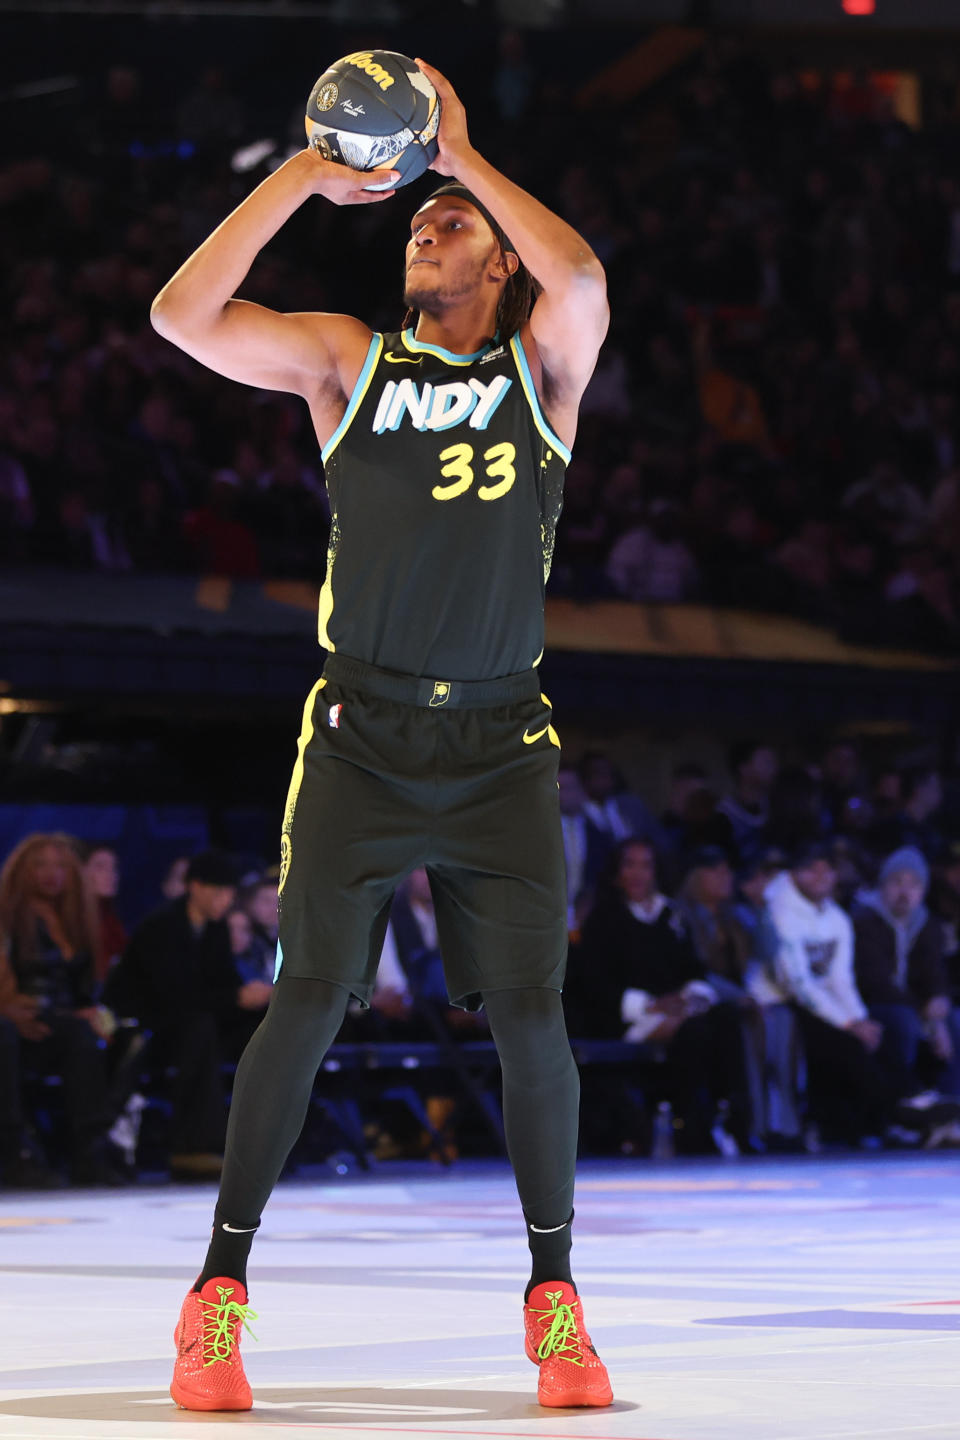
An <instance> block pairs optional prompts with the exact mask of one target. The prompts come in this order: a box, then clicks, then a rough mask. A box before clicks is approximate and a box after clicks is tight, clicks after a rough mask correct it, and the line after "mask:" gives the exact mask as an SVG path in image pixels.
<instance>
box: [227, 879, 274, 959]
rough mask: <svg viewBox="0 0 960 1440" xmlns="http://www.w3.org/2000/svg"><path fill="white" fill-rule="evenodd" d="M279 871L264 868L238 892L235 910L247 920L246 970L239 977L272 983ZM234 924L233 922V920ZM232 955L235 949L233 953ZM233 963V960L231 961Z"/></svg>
mask: <svg viewBox="0 0 960 1440" xmlns="http://www.w3.org/2000/svg"><path fill="white" fill-rule="evenodd" d="M279 888H280V876H279V871H267V872H266V873H265V874H263V875H259V876H256V877H255V878H254V879H252V880H248V881H247V882H246V883H245V885H244V887H243V889H242V890H241V892H240V895H239V909H240V910H242V911H243V913H244V914H245V915H246V916H247V919H248V920H249V922H250V939H249V944H248V946H247V967H248V968H247V970H246V972H244V971H243V970H241V971H240V976H241V979H243V980H244V981H246V980H265V981H266V982H267V983H268V984H269V985H272V984H273V979H274V975H275V974H276V969H277V939H278V935H279V930H280V906H279V900H280V894H279ZM235 923H237V922H235ZM234 954H235V956H236V952H234ZM234 963H236V960H235V961H234Z"/></svg>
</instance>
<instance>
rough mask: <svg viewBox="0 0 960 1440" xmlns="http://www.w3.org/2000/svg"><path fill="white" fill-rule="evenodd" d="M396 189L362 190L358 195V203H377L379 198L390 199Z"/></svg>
mask: <svg viewBox="0 0 960 1440" xmlns="http://www.w3.org/2000/svg"><path fill="white" fill-rule="evenodd" d="M396 193H397V192H396V191H395V190H362V191H361V192H360V194H359V195H358V196H357V203H358V204H360V205H371V204H375V203H376V201H377V200H389V199H390V197H391V196H392V195H395V194H396Z"/></svg>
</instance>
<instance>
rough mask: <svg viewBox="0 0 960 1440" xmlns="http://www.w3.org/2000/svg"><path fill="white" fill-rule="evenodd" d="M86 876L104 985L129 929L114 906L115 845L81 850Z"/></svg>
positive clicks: (117, 878) (97, 962) (96, 970)
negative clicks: (95, 912)
mask: <svg viewBox="0 0 960 1440" xmlns="http://www.w3.org/2000/svg"><path fill="white" fill-rule="evenodd" d="M81 855H82V858H83V874H84V879H85V882H86V885H87V888H88V889H89V891H90V894H91V895H92V896H93V900H94V904H95V906H96V910H97V948H96V955H95V961H94V977H95V979H96V981H97V984H98V985H102V984H103V982H104V980H105V979H106V978H107V974H108V973H109V971H110V970H112V969H113V966H114V965H115V964H116V963H117V961H118V960H119V959H120V956H121V955H122V954H123V952H124V950H125V949H126V945H127V939H128V936H127V927H126V926H125V925H124V923H123V921H122V920H121V919H120V916H119V915H118V914H117V907H116V904H115V901H116V898H117V894H118V892H119V890H120V861H119V857H118V856H117V852H116V850H114V848H113V846H112V845H100V844H97V843H96V842H94V843H91V844H89V845H86V846H84V847H82V850H81Z"/></svg>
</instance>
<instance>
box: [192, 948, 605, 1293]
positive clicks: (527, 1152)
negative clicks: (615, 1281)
mask: <svg viewBox="0 0 960 1440" xmlns="http://www.w3.org/2000/svg"><path fill="white" fill-rule="evenodd" d="M349 998H350V996H349V992H348V991H347V990H346V989H345V988H344V987H342V986H339V985H332V984H330V983H328V982H327V981H325V980H303V979H298V978H295V977H293V976H285V975H284V974H283V973H282V972H281V975H280V979H279V980H278V982H277V984H276V986H275V988H274V993H273V998H272V1000H271V1002H270V1008H269V1010H268V1011H267V1014H266V1016H265V1018H264V1020H263V1022H262V1024H261V1025H260V1027H259V1028H258V1030H257V1031H256V1033H255V1034H254V1036H253V1038H252V1039H251V1041H250V1043H249V1045H248V1046H247V1048H246V1050H245V1051H244V1054H243V1056H242V1058H241V1060H240V1064H239V1065H238V1067H237V1074H236V1079H235V1081H234V1089H233V1102H232V1104H231V1107H230V1122H229V1125H228V1127H227V1145H226V1154H225V1157H224V1164H223V1175H222V1178H221V1183H220V1196H219V1200H218V1202H217V1212H216V1213H217V1221H218V1222H223V1221H226V1222H227V1223H228V1224H229V1225H230V1226H231V1227H232V1228H231V1230H230V1232H228V1233H224V1232H223V1231H222V1230H221V1226H220V1223H216V1224H215V1228H214V1238H213V1242H212V1244H211V1249H210V1252H209V1254H208V1257H207V1263H206V1265H205V1266H204V1269H203V1271H202V1272H201V1277H200V1280H201V1281H202V1280H205V1279H209V1278H210V1277H211V1276H214V1275H229V1276H232V1277H234V1278H235V1279H240V1280H245V1266H246V1255H247V1251H248V1250H249V1246H250V1241H251V1240H252V1238H253V1237H252V1234H248V1235H246V1236H243V1237H241V1236H239V1235H237V1234H236V1232H237V1231H238V1230H240V1229H244V1230H252V1229H253V1228H255V1227H256V1226H257V1225H258V1224H259V1221H260V1216H261V1213H262V1211H263V1209H264V1206H265V1205H266V1203H267V1200H268V1199H269V1197H270V1193H271V1191H272V1190H273V1187H274V1185H275V1184H276V1182H277V1179H278V1178H279V1175H280V1172H281V1170H282V1169H283V1165H284V1162H285V1161H286V1158H287V1156H288V1155H289V1153H290V1151H291V1149H292V1148H293V1145H294V1143H295V1141H296V1139H297V1137H298V1136H299V1134H300V1131H301V1130H302V1128H303V1123H304V1120H305V1119H306V1114H307V1107H308V1105H309V1102H310V1094H311V1091H312V1089H313V1082H314V1079H315V1077H316V1074H317V1071H318V1069H319V1068H320V1063H321V1061H322V1060H323V1057H324V1055H325V1054H326V1052H327V1050H328V1048H329V1047H330V1045H331V1044H332V1043H333V1040H334V1038H335V1037H336V1034H337V1031H338V1030H339V1029H340V1026H341V1024H342V1022H343V1017H344V1014H345V1013H346V1008H347V1003H348V1001H349ZM483 998H484V1004H485V1006H486V1010H487V1015H488V1017H489V1020H490V1030H491V1033H492V1035H493V1039H494V1042H495V1044H496V1046H497V1051H498V1054H499V1056H500V1065H501V1069H502V1071H503V1115H504V1127H505V1130H506V1138H507V1149H508V1151H509V1154H510V1159H511V1163H512V1165H513V1170H514V1174H515V1176H516V1181H517V1190H518V1192H519V1195H520V1203H521V1205H522V1206H523V1212H524V1215H525V1217H526V1219H527V1222H528V1227H529V1226H531V1225H532V1226H536V1227H543V1228H544V1229H553V1228H554V1227H557V1226H564V1227H565V1229H566V1231H567V1236H569V1226H567V1225H566V1222H567V1221H568V1220H569V1219H570V1216H571V1212H572V1208H573V1178H574V1165H575V1161H576V1150H577V1125H578V1106H579V1094H580V1083H579V1077H578V1075H577V1069H576V1065H575V1064H574V1060H573V1056H572V1054H571V1051H570V1045H569V1042H568V1040H567V1035H566V1028H565V1025H564V1019H563V1009H562V1005H561V1000H560V995H559V992H558V991H556V990H541V989H526V990H498V991H489V992H486V993H485V994H484V997H483ZM544 1243H546V1242H544ZM566 1245H567V1250H569V1238H567V1240H566ZM535 1260H536V1255H535ZM555 1268H556V1267H555V1266H554V1269H555ZM551 1274H553V1271H551ZM198 1283H200V1282H198Z"/></svg>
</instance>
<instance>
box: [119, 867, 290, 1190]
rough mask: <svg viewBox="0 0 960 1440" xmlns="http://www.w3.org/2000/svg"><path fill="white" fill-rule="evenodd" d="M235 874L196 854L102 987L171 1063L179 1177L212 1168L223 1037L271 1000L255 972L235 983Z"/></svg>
mask: <svg viewBox="0 0 960 1440" xmlns="http://www.w3.org/2000/svg"><path fill="white" fill-rule="evenodd" d="M236 880H237V876H236V870H235V867H234V865H233V862H232V860H230V858H229V857H228V856H225V855H222V854H220V853H219V852H217V851H212V850H211V851H205V852H203V853H202V854H200V855H195V856H194V857H193V859H192V860H191V861H190V864H189V867H188V869H187V884H186V894H185V895H184V896H183V897H182V898H181V899H179V900H173V901H171V902H169V903H168V904H167V905H165V906H163V907H162V908H161V909H160V910H156V911H154V913H153V914H152V915H149V916H148V917H147V918H146V920H144V921H143V922H142V923H141V924H140V925H139V926H138V927H137V928H136V930H135V931H134V932H133V936H132V938H131V940H130V944H129V945H128V947H127V950H126V953H125V954H124V956H123V959H122V960H121V962H120V964H119V965H118V966H117V967H116V969H115V970H114V971H113V972H112V973H111V975H110V977H109V981H108V985H107V992H106V993H107V998H108V1002H109V1004H110V1005H111V1006H112V1008H113V1009H114V1010H115V1011H116V1012H117V1013H118V1014H120V1015H123V1016H131V1017H136V1019H138V1020H139V1021H140V1023H141V1024H142V1025H143V1026H145V1027H146V1028H148V1029H149V1030H150V1031H151V1032H152V1041H151V1059H152V1061H153V1063H154V1064H157V1063H161V1064H165V1065H172V1066H173V1067H174V1068H175V1079H174V1084H173V1093H172V1097H171V1099H172V1105H173V1115H172V1119H171V1135H170V1148H171V1157H170V1162H171V1167H172V1169H173V1170H174V1172H175V1173H180V1174H183V1175H209V1174H216V1173H217V1172H218V1170H219V1166H220V1161H221V1158H222V1151H223V1141H224V1134H225V1127H226V1108H225V1105H224V1095H223V1085H222V1081H221V1077H220V1063H221V1058H222V1054H223V1043H224V1037H225V1034H226V1033H227V1031H228V1030H229V1027H230V1025H231V1023H232V1022H234V1021H235V1020H237V1019H238V1018H239V1016H240V1015H241V1014H242V1013H243V1012H246V1011H249V1012H255V1011H261V1010H262V1009H263V1008H264V1006H265V1005H266V1004H267V1002H268V1001H269V998H270V986H269V985H268V984H266V982H264V981H263V980H248V981H247V982H246V983H244V984H242V983H241V981H240V978H239V976H238V975H237V971H236V969H235V966H234V963H233V956H232V954H231V948H230V932H229V930H228V928H227V923H226V918H225V917H226V915H227V913H228V912H229V910H230V908H231V906H232V904H233V901H234V896H235V894H236Z"/></svg>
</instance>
